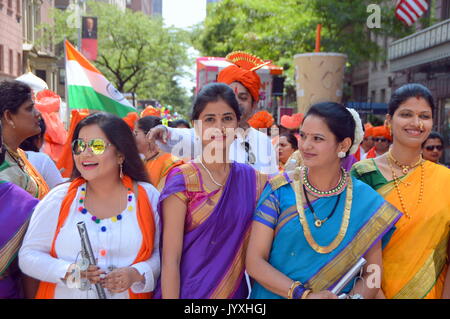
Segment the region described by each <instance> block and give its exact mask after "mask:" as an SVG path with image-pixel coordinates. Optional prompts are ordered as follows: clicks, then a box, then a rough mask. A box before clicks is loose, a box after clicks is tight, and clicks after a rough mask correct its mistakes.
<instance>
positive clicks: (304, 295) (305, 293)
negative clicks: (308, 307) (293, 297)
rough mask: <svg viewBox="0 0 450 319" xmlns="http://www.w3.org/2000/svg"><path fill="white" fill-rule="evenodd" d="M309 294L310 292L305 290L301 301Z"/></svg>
mask: <svg viewBox="0 0 450 319" xmlns="http://www.w3.org/2000/svg"><path fill="white" fill-rule="evenodd" d="M310 293H311V290H309V289H307V290H305V292H304V293H303V295H302V298H301V299H306V298H307V297H308V295H309V294H310Z"/></svg>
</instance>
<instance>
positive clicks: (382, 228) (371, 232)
mask: <svg viewBox="0 0 450 319" xmlns="http://www.w3.org/2000/svg"><path fill="white" fill-rule="evenodd" d="M400 216H401V214H400V212H399V211H398V210H397V209H396V208H395V207H394V206H392V205H391V204H389V203H388V202H384V203H383V204H382V205H381V206H380V208H379V209H378V210H377V212H376V213H375V214H374V215H373V216H372V217H371V218H370V220H369V221H368V222H367V223H366V224H365V225H364V226H363V227H362V228H361V229H360V230H359V231H358V233H357V234H356V236H355V237H354V238H353V240H352V241H351V243H349V244H348V245H347V247H345V248H344V249H343V250H342V251H341V252H340V253H339V254H338V255H337V256H336V257H335V258H333V260H332V261H330V262H329V263H328V264H327V265H325V266H324V267H323V268H322V269H321V270H319V272H317V273H316V274H315V275H314V276H313V277H312V278H311V279H310V280H308V283H307V284H306V285H305V286H306V287H308V288H309V289H312V290H313V291H321V290H324V289H327V288H329V287H331V286H332V285H333V284H334V283H336V282H337V280H339V279H340V278H341V277H342V276H343V275H344V274H345V273H346V272H347V271H348V269H350V268H351V267H352V266H353V265H354V264H355V263H356V261H357V260H358V259H359V258H360V257H361V256H364V254H365V253H366V252H367V251H368V250H369V249H370V248H371V247H372V246H373V244H374V242H375V241H376V240H377V239H381V237H382V236H383V235H384V234H385V233H386V231H387V230H388V229H389V228H390V227H389V226H392V225H393V224H394V223H395V222H397V220H398V219H399V218H400Z"/></svg>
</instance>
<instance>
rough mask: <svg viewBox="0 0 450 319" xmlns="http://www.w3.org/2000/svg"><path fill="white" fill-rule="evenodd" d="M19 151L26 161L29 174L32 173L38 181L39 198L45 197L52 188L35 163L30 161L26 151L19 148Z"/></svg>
mask: <svg viewBox="0 0 450 319" xmlns="http://www.w3.org/2000/svg"><path fill="white" fill-rule="evenodd" d="M17 153H18V154H19V155H20V158H21V159H22V161H23V162H24V163H25V170H26V171H27V173H28V175H30V177H31V178H32V179H33V180H34V181H35V182H36V185H37V187H38V194H37V199H42V198H44V196H45V195H47V194H48V192H50V189H49V188H48V185H47V183H46V182H45V179H44V178H43V177H42V175H41V174H40V173H39V172H38V170H37V169H36V168H35V167H34V166H33V164H31V163H30V161H29V160H28V158H27V155H26V154H25V152H24V151H23V150H21V149H20V148H18V149H17Z"/></svg>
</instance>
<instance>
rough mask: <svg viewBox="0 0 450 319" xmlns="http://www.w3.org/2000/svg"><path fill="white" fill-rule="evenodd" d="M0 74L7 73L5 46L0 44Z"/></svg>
mask: <svg viewBox="0 0 450 319" xmlns="http://www.w3.org/2000/svg"><path fill="white" fill-rule="evenodd" d="M0 72H5V58H4V54H3V45H1V44H0Z"/></svg>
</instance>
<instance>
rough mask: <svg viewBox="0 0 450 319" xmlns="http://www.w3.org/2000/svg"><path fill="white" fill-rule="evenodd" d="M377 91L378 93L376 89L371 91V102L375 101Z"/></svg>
mask: <svg viewBox="0 0 450 319" xmlns="http://www.w3.org/2000/svg"><path fill="white" fill-rule="evenodd" d="M376 93H377V91H375V90H372V91H370V102H371V103H375V97H376Z"/></svg>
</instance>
